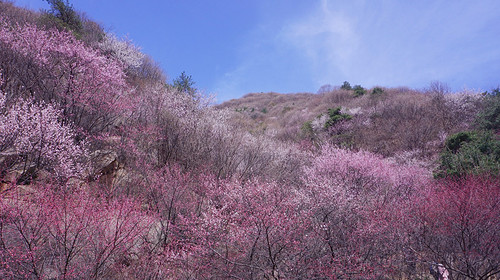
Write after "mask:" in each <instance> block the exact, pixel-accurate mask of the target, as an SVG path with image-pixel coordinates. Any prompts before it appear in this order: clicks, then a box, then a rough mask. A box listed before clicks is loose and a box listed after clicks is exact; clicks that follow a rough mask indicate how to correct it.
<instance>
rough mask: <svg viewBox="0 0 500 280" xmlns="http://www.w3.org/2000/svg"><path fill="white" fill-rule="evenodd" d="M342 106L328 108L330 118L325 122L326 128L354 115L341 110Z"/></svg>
mask: <svg viewBox="0 0 500 280" xmlns="http://www.w3.org/2000/svg"><path fill="white" fill-rule="evenodd" d="M341 110H342V108H341V107H337V108H330V109H328V120H327V121H326V122H325V128H326V129H328V128H330V127H332V126H333V125H335V124H336V123H338V122H340V121H344V120H350V119H352V116H351V115H349V114H346V113H342V112H341Z"/></svg>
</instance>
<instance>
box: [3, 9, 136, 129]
mask: <svg viewBox="0 0 500 280" xmlns="http://www.w3.org/2000/svg"><path fill="white" fill-rule="evenodd" d="M0 46H1V52H2V55H0V57H1V59H0V67H1V68H2V71H3V74H4V79H5V84H4V86H3V89H4V90H5V92H7V94H8V96H7V99H8V100H10V99H15V98H17V97H19V96H23V97H25V98H28V97H29V98H33V100H35V101H36V102H39V101H42V100H43V101H45V102H46V103H52V104H57V106H58V107H60V108H61V109H62V113H63V116H64V120H63V121H64V122H65V123H66V124H70V125H76V126H77V127H81V128H83V132H86V133H94V132H102V131H104V130H105V129H107V128H109V127H110V126H111V125H112V124H114V123H115V121H116V118H117V112H119V110H123V108H124V106H125V107H126V106H130V103H127V102H126V100H125V99H124V96H125V95H126V93H127V92H129V91H130V88H129V87H128V85H127V83H126V82H125V76H124V72H123V66H122V65H121V64H120V63H119V62H117V61H116V60H114V59H111V58H107V57H105V56H103V55H101V53H100V52H99V51H98V50H94V49H92V48H90V47H88V46H85V45H84V43H83V42H81V41H78V40H77V39H75V38H74V37H73V35H71V34H70V33H67V32H64V31H58V30H56V29H51V30H44V29H40V28H38V27H36V26H34V25H31V24H25V25H23V26H21V25H10V24H9V23H7V21H5V20H4V19H0ZM127 104H128V105H127Z"/></svg>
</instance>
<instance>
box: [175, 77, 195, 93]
mask: <svg viewBox="0 0 500 280" xmlns="http://www.w3.org/2000/svg"><path fill="white" fill-rule="evenodd" d="M194 84H195V82H194V81H193V78H192V77H191V75H189V76H188V75H186V72H184V71H182V73H181V75H180V76H179V77H177V78H176V79H175V80H174V81H173V85H174V88H175V89H177V90H178V91H180V92H184V93H187V94H189V95H191V96H194V94H195V93H196V88H195V87H193V86H194Z"/></svg>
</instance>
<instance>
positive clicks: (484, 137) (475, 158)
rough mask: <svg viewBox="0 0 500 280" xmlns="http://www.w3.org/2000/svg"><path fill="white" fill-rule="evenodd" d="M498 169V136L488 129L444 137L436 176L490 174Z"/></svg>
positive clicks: (499, 147)
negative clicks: (443, 146) (443, 145)
mask: <svg viewBox="0 0 500 280" xmlns="http://www.w3.org/2000/svg"><path fill="white" fill-rule="evenodd" d="M499 171H500V138H499V137H498V136H497V135H494V134H492V133H491V132H490V131H479V132H476V131H468V132H459V133H456V134H453V135H451V136H449V137H448V139H446V143H445V148H444V151H443V152H442V153H441V157H440V166H439V168H438V170H437V171H436V172H435V176H436V177H446V176H464V175H467V174H488V173H489V174H492V175H496V174H498V173H499Z"/></svg>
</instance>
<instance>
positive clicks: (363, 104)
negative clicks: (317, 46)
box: [0, 0, 500, 279]
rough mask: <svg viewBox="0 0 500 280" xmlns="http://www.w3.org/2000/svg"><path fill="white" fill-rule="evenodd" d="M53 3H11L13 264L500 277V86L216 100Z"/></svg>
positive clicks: (4, 41)
mask: <svg viewBox="0 0 500 280" xmlns="http://www.w3.org/2000/svg"><path fill="white" fill-rule="evenodd" d="M49 3H50V4H51V5H52V9H51V10H50V11H45V12H33V11H29V10H26V9H22V8H18V7H15V6H14V5H13V4H12V3H10V2H6V1H0V74H1V79H0V279H431V277H432V275H431V274H430V273H429V266H430V267H431V273H433V274H436V273H441V274H443V273H445V271H446V273H448V274H449V276H450V279H493V278H494V277H498V275H499V274H500V248H499V247H498V244H499V243H500V237H499V235H498V232H500V207H499V205H500V178H499V176H498V174H499V170H500V139H499V131H500V122H499V115H500V109H499V108H500V92H499V90H498V89H496V90H493V91H492V92H486V93H475V92H459V93H450V92H447V90H446V87H444V86H443V85H442V84H439V83H433V84H431V86H430V87H429V89H428V90H425V91H417V90H412V89H408V88H393V89H391V88H373V89H367V90H364V89H362V88H361V87H354V88H350V86H349V87H346V84H344V85H343V86H342V87H341V88H324V90H323V91H322V92H321V93H318V94H311V93H298V94H279V93H265V94H248V95H246V96H245V97H243V98H241V99H237V100H231V101H228V102H225V103H223V104H220V105H217V106H214V105H212V100H211V99H210V98H207V97H206V96H204V95H202V94H201V93H200V92H198V91H197V90H196V89H194V88H192V87H191V85H192V81H191V77H189V76H187V75H185V74H184V73H183V74H182V75H181V76H180V77H179V78H177V79H175V80H174V81H173V82H169V81H168V80H167V79H166V78H165V74H164V73H163V71H162V70H161V69H160V68H159V67H158V64H157V63H155V62H154V60H153V59H152V58H150V57H148V56H147V55H145V54H143V53H141V52H140V50H139V48H138V47H137V46H135V45H133V44H132V43H131V42H130V41H127V40H122V39H120V38H117V37H116V36H115V35H113V34H111V33H107V32H105V31H104V30H103V28H101V27H100V26H99V25H98V24H97V23H95V22H93V21H92V20H90V19H88V18H86V17H85V16H83V15H82V14H81V13H78V12H77V11H74V9H73V8H72V6H71V5H70V4H69V3H68V2H67V1H57V0H54V1H49ZM256 82H258V81H256ZM438 263H439V264H438ZM441 276H443V275H441Z"/></svg>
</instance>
